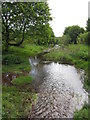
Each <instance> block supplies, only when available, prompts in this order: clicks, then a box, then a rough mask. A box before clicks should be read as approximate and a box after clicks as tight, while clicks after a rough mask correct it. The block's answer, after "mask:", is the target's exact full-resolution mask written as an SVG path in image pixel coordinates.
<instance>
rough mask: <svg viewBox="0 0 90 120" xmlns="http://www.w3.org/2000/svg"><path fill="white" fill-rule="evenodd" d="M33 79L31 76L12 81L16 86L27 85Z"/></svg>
mask: <svg viewBox="0 0 90 120" xmlns="http://www.w3.org/2000/svg"><path fill="white" fill-rule="evenodd" d="M32 80H33V78H32V77H31V76H20V77H18V78H15V79H13V80H12V83H13V84H14V85H27V84H30V83H31V82H32Z"/></svg>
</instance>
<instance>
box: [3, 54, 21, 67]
mask: <svg viewBox="0 0 90 120" xmlns="http://www.w3.org/2000/svg"><path fill="white" fill-rule="evenodd" d="M22 62H23V61H22V59H21V57H19V56H15V55H5V56H3V57H2V63H3V64H5V65H9V64H20V63H22Z"/></svg>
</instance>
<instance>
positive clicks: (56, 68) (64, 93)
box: [28, 57, 88, 118]
mask: <svg viewBox="0 0 90 120" xmlns="http://www.w3.org/2000/svg"><path fill="white" fill-rule="evenodd" d="M29 61H30V64H31V66H32V70H31V71H30V73H29V74H30V75H31V76H32V77H33V78H34V81H33V86H34V88H35V89H36V91H37V94H38V100H37V103H36V105H35V106H34V107H33V108H32V110H31V112H30V114H29V116H28V117H29V118H73V115H74V111H75V110H76V109H78V110H80V109H81V108H82V106H83V104H84V103H85V102H88V93H87V92H86V91H85V90H84V89H83V81H84V79H83V78H84V72H83V71H78V70H77V69H76V68H75V67H74V66H71V65H65V64H59V63H55V62H51V61H42V60H40V59H37V57H35V58H30V59H29Z"/></svg>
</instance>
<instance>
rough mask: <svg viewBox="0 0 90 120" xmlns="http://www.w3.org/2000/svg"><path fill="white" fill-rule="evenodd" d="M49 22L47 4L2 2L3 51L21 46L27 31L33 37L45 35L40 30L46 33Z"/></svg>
mask: <svg viewBox="0 0 90 120" xmlns="http://www.w3.org/2000/svg"><path fill="white" fill-rule="evenodd" d="M50 20H52V18H51V17H50V12H49V6H48V4H47V2H29V3H27V2H19V3H16V2H12V3H10V2H3V3H2V33H3V34H2V35H3V44H4V46H5V48H6V49H5V50H8V47H9V46H8V45H13V46H19V45H20V44H22V42H23V41H24V37H25V33H27V31H29V32H30V34H33V35H36V34H37V33H39V34H40V33H41V35H40V36H44V35H46V33H45V34H43V30H41V29H44V28H45V29H46V30H45V31H47V25H48V22H49V21H50ZM48 29H49V28H48ZM41 31H42V32H41ZM48 37H49V35H48ZM48 37H47V39H48Z"/></svg>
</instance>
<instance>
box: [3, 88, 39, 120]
mask: <svg viewBox="0 0 90 120" xmlns="http://www.w3.org/2000/svg"><path fill="white" fill-rule="evenodd" d="M22 91H23V92H22ZM36 99H37V95H36V94H35V93H30V92H28V91H25V92H24V90H21V91H19V89H18V88H17V87H15V86H3V94H2V117H3V119H4V118H5V119H11V118H15V119H16V118H17V119H18V118H23V117H24V118H25V117H26V118H27V116H28V114H29V112H30V109H31V108H32V104H33V102H35V101H36Z"/></svg>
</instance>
